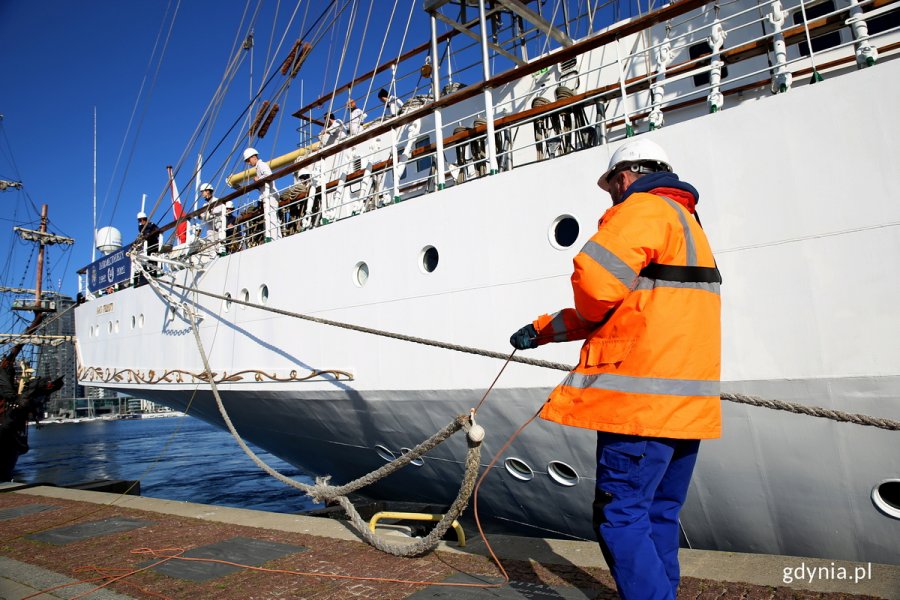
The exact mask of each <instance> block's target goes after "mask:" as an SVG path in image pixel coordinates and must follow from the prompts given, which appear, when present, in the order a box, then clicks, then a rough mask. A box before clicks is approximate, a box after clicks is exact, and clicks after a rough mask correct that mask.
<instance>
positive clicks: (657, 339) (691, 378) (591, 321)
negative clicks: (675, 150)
mask: <svg viewBox="0 0 900 600" xmlns="http://www.w3.org/2000/svg"><path fill="white" fill-rule="evenodd" d="M597 184H598V185H599V186H600V187H601V188H602V189H603V190H605V191H607V192H609V195H610V196H611V197H612V201H613V206H612V208H610V209H609V210H607V211H606V213H605V214H604V215H603V217H602V218H601V219H600V224H599V228H598V230H597V233H595V234H594V235H593V236H592V237H591V239H590V240H589V241H588V242H587V244H585V246H584V247H583V248H582V249H581V252H579V253H578V255H577V256H576V257H575V260H574V262H575V272H574V273H573V274H572V289H573V291H574V294H575V307H574V308H567V309H564V310H561V311H559V312H558V313H555V314H554V315H543V316H541V317H539V318H538V319H536V320H535V321H534V322H533V323H530V324H528V325H526V326H525V327H523V328H521V329H520V330H519V331H517V332H516V333H514V334H513V335H512V337H511V338H510V343H511V344H512V345H513V346H514V347H516V348H518V349H522V350H524V349H526V348H535V347H537V346H539V345H541V344H545V343H548V342H564V341H571V340H585V342H584V345H583V346H582V348H581V356H580V360H579V361H578V366H577V367H576V368H575V369H574V370H573V371H572V372H571V373H569V375H568V376H566V378H565V379H564V380H563V382H562V383H561V384H560V385H559V386H557V388H556V389H554V390H553V392H552V393H551V394H550V398H549V399H548V401H547V403H546V404H545V405H544V408H543V410H542V411H541V416H542V417H543V418H544V419H547V420H550V421H555V422H557V423H561V424H563V425H571V426H574V427H583V428H587V429H593V430H596V431H597V484H596V489H595V500H594V505H593V521H594V530H595V532H596V533H597V536H598V540H599V542H600V548H601V550H602V551H603V556H604V557H605V558H606V562H607V564H609V567H610V570H611V571H612V574H613V577H614V578H615V580H616V584H617V586H618V589H619V594H620V595H621V596H622V598H626V599H636V600H638V599H639V600H646V599H649V598H654V599H655V598H660V599H674V598H675V597H676V594H677V589H678V582H679V578H680V572H679V566H678V546H679V523H678V513H679V511H680V510H681V506H682V504H684V500H685V497H686V496H687V490H688V486H689V484H690V479H691V474H692V473H693V469H694V464H695V462H696V460H697V451H698V449H699V446H700V440H701V439H708V438H717V437H719V435H720V431H721V415H720V406H719V403H720V401H719V370H720V357H721V340H720V337H721V333H720V302H719V286H720V284H721V281H722V279H721V277H720V275H719V271H718V269H717V268H716V263H715V259H714V258H713V254H712V251H711V249H710V247H709V242H708V241H707V239H706V235H705V234H704V232H703V229H702V228H701V226H700V222H699V218H697V216H696V210H695V206H696V204H697V200H698V198H699V194H698V193H697V190H696V189H695V188H694V187H693V186H692V185H690V184H688V183H686V182H684V181H681V180H679V178H678V176H677V175H675V174H674V173H672V167H671V165H670V163H669V159H668V156H667V155H666V153H665V151H664V150H663V149H662V148H661V147H659V145H657V144H655V143H654V142H651V141H649V140H645V139H637V140H632V141H629V142H627V143H625V144H623V145H622V146H620V147H619V148H618V149H617V150H616V151H615V153H614V154H613V155H612V158H611V159H610V162H609V168H608V169H607V170H606V172H605V173H603V175H602V176H601V177H600V179H599V181H598V182H597Z"/></svg>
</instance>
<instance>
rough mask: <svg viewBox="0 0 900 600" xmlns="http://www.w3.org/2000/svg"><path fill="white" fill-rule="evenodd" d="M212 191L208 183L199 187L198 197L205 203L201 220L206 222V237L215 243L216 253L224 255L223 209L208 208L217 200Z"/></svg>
mask: <svg viewBox="0 0 900 600" xmlns="http://www.w3.org/2000/svg"><path fill="white" fill-rule="evenodd" d="M213 191H214V190H213V186H212V185H210V184H209V183H204V184H203V185H201V186H200V195H201V196H203V200H205V201H206V205H205V208H204V212H203V220H204V221H206V223H207V227H209V229H208V230H207V233H206V235H207V237H209V238H210V239H211V240H213V241H214V242H216V252H218V253H219V254H225V244H224V241H225V207H224V206H222V205H221V204H216V205H215V206H212V207H211V206H210V204H212V203H214V202H215V201H217V200H218V198H216V197H215V196H214V195H213Z"/></svg>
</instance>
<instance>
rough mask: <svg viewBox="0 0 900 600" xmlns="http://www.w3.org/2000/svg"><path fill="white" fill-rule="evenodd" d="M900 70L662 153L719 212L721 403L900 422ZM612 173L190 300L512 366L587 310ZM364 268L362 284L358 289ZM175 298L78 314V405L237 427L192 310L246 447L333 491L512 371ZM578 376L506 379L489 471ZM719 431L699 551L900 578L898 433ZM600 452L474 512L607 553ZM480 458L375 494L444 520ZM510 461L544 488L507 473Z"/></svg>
mask: <svg viewBox="0 0 900 600" xmlns="http://www.w3.org/2000/svg"><path fill="white" fill-rule="evenodd" d="M898 65H900V61H890V62H887V63H885V64H883V65H879V66H878V67H877V68H875V69H869V70H864V71H860V72H857V73H851V74H847V75H844V76H841V77H839V78H836V79H834V80H833V81H827V82H824V83H823V84H819V85H816V86H807V87H804V88H799V89H796V90H792V91H791V92H790V93H788V94H783V95H779V96H777V97H771V98H762V99H758V100H756V101H753V102H747V103H744V104H742V105H740V106H737V107H734V108H732V109H729V110H724V111H722V112H720V113H717V114H715V115H710V116H708V117H704V118H698V119H694V120H690V121H687V122H683V123H679V124H677V125H674V126H671V127H666V128H663V129H661V130H659V131H656V132H653V133H651V134H645V135H651V136H653V139H654V140H655V141H657V142H659V143H660V144H662V145H663V146H664V147H666V148H668V149H669V153H670V156H671V158H672V162H673V163H674V164H675V165H676V170H677V172H678V173H679V174H680V175H681V176H682V177H683V178H684V179H686V180H689V181H690V182H692V183H693V184H694V185H696V186H697V187H698V188H699V189H700V191H701V197H700V203H699V206H698V208H699V212H700V215H701V216H702V219H703V224H704V226H705V228H706V230H707V232H708V235H709V238H710V240H711V243H712V245H713V248H714V251H715V252H716V256H717V261H718V264H719V268H720V270H721V271H722V274H723V277H724V283H723V287H722V300H723V391H725V392H729V391H731V392H742V393H749V394H754V395H758V396H762V397H766V398H773V399H780V400H788V401H793V402H800V403H804V404H810V405H819V406H825V407H828V408H836V409H840V410H844V411H848V412H858V413H866V414H871V415H874V416H880V417H885V418H890V419H900V402H898V397H900V372H898V369H897V362H896V357H897V356H900V313H898V311H897V310H896V303H897V296H898V286H897V283H896V278H895V277H893V275H892V273H894V272H895V271H896V270H897V268H898V267H900V264H898V262H900V233H898V231H900V227H898V226H900V203H898V202H896V200H895V199H894V198H893V192H894V190H895V188H896V186H897V183H898V182H897V173H896V168H895V165H897V164H900V148H898V142H897V136H896V135H894V133H895V132H897V131H900V123H898V117H897V115H896V111H894V109H893V107H892V106H889V104H890V103H873V102H872V101H871V99H872V98H894V97H896V96H897V91H898V89H897V86H898V84H897V83H896V82H897V81H900V68H898ZM810 107H815V108H816V110H814V111H813V110H810ZM890 132H893V133H890ZM612 150H614V147H611V146H601V147H597V148H592V149H588V150H584V151H582V152H577V153H573V154H571V155H567V156H564V157H560V158H556V159H555V160H553V161H549V162H546V163H537V164H533V165H529V166H525V167H522V168H519V169H515V170H513V171H512V172H509V173H501V174H499V175H496V176H492V177H487V178H484V179H482V180H478V181H472V182H469V183H466V184H465V185H463V186H459V187H453V188H450V189H447V190H444V191H441V192H437V193H433V194H429V195H425V196H422V197H420V198H416V199H413V200H410V201H408V202H404V203H401V204H396V205H392V206H388V207H385V208H382V209H379V210H377V211H373V212H368V213H365V214H362V215H360V216H358V217H354V218H350V219H345V220H343V221H339V222H337V223H334V224H331V225H328V226H326V227H320V228H317V229H314V230H312V231H309V232H304V233H303V234H300V235H295V236H292V237H289V238H286V239H283V240H280V241H279V242H277V243H274V244H266V245H263V246H259V247H256V248H252V249H249V250H246V251H243V252H240V253H238V254H235V255H232V256H228V257H224V258H221V259H218V260H217V261H215V262H214V263H212V264H210V265H209V266H208V267H207V269H206V270H205V271H204V272H203V273H193V272H188V271H182V272H179V273H175V274H173V275H172V278H173V280H174V281H175V282H176V283H179V284H181V285H187V286H189V287H190V286H197V287H198V288H199V289H202V290H206V291H210V292H213V293H216V294H225V293H229V294H231V295H232V296H233V297H235V298H240V297H242V296H244V297H246V298H248V299H249V300H250V301H252V302H259V303H263V302H265V303H267V306H271V307H277V308H280V309H285V310H289V311H294V312H297V313H302V314H310V315H314V316H317V317H322V318H327V319H331V320H334V321H340V322H347V323H354V324H358V325H363V326H367V327H372V328H376V329H380V330H384V331H390V332H399V333H405V334H409V335H416V336H421V337H425V338H430V339H435V340H441V341H445V342H450V343H455V344H463V345H466V346H472V347H478V348H485V349H490V350H495V351H501V352H505V351H507V350H508V349H509V348H508V346H507V345H506V339H507V338H508V337H509V334H510V333H511V332H512V331H515V330H516V329H518V328H519V327H520V326H521V325H522V324H524V323H527V322H529V321H531V320H532V319H533V318H535V317H536V316H538V315H539V314H541V313H544V312H552V311H555V310H558V309H560V308H563V307H565V306H570V305H571V303H572V300H571V288H570V286H569V283H568V276H569V273H570V272H571V259H572V257H573V256H574V254H575V253H576V252H577V250H578V249H579V248H580V247H581V245H583V244H584V243H585V241H587V239H588V238H589V237H590V235H591V234H592V233H593V232H594V231H595V230H596V223H597V220H598V218H599V217H600V215H601V214H602V212H603V210H604V209H605V208H606V207H607V206H608V199H606V198H605V197H604V196H603V194H602V193H601V192H600V191H599V190H597V188H596V187H595V186H594V181H595V180H596V177H597V175H598V174H599V173H600V172H602V171H603V170H604V168H605V165H606V163H607V161H608V159H609V156H610V153H611V152H612ZM785 165H790V167H786V166H785ZM566 215H568V216H571V217H573V218H574V219H575V220H577V222H578V224H579V234H578V236H577V242H576V243H575V244H573V245H572V246H570V247H559V245H558V244H554V243H553V239H552V236H553V223H554V222H556V220H557V219H558V218H559V217H561V216H566ZM429 246H432V247H434V248H436V249H437V250H438V251H439V253H440V261H439V263H438V267H437V269H435V270H434V272H433V273H429V272H427V271H426V270H424V269H422V268H421V264H420V260H421V255H422V253H423V251H424V250H425V249H426V248H427V247H429ZM362 262H365V263H366V265H367V267H368V280H367V281H366V282H365V283H364V284H363V285H358V284H359V283H360V281H359V280H358V278H356V273H357V270H356V269H357V267H358V265H359V264H360V263H362ZM162 287H163V288H165V289H168V290H169V292H168V293H170V294H171V296H170V297H166V296H161V295H160V293H159V292H158V291H157V290H155V289H153V288H151V287H150V286H144V287H141V288H132V289H127V290H123V291H120V292H117V293H116V294H114V295H112V296H108V297H102V298H99V299H96V300H93V301H91V302H88V303H86V304H85V305H83V306H81V307H79V309H78V310H77V315H76V319H77V326H78V330H79V342H78V348H79V358H80V361H81V365H82V369H81V373H82V377H81V382H82V383H83V384H85V385H103V386H106V387H111V388H113V389H116V390H118V391H122V392H126V393H131V394H139V395H141V396H143V397H146V398H148V399H151V400H154V401H159V402H162V403H164V404H167V405H169V406H172V407H173V408H177V409H179V410H186V412H188V413H189V414H193V415H196V416H199V417H200V418H203V419H205V420H208V421H210V422H213V423H217V424H221V422H220V418H219V417H218V416H217V411H216V409H215V406H214V404H213V401H212V397H211V394H210V391H209V388H208V385H207V384H204V383H202V382H201V381H200V379H199V376H201V375H202V373H203V365H202V362H201V360H200V358H199V353H198V349H197V347H196V345H195V344H194V340H193V336H192V335H191V330H190V324H189V323H188V322H186V321H185V320H184V319H183V317H182V316H181V315H180V314H178V313H177V312H176V313H174V314H173V313H172V311H171V309H170V308H169V305H170V304H173V301H182V300H184V301H189V302H191V303H192V304H195V305H196V306H199V312H200V314H201V316H202V317H203V320H202V322H201V323H200V325H199V330H200V334H201V338H202V340H203V344H204V347H205V349H206V350H207V352H208V353H209V356H210V364H211V367H212V370H213V371H214V372H215V373H216V377H217V378H221V379H223V383H222V395H223V397H224V398H225V405H226V408H227V409H228V411H229V414H230V415H231V417H232V419H233V420H234V421H235V423H236V425H237V429H238V431H239V432H240V433H241V435H243V436H245V437H246V438H247V439H248V440H250V441H252V442H254V443H255V444H258V445H259V446H261V447H263V448H265V449H267V450H269V451H271V452H273V453H274V454H276V455H278V456H281V457H283V458H285V459H287V460H288V461H290V462H292V463H294V464H296V465H297V466H299V467H302V468H304V469H306V470H309V471H310V472H312V473H314V474H330V475H332V476H333V477H334V479H335V480H336V481H347V480H350V479H352V478H354V477H356V476H358V475H360V474H362V473H365V472H368V471H370V470H372V469H374V468H376V467H378V466H380V465H382V464H383V463H384V460H383V458H382V457H381V456H379V454H378V451H377V450H376V446H383V447H384V448H386V449H388V450H391V451H392V452H395V453H397V452H399V451H400V449H401V448H403V447H412V446H414V445H415V444H417V443H418V442H420V441H422V440H423V439H425V438H426V437H428V436H429V435H431V434H432V433H434V432H435V431H437V430H438V429H439V428H440V427H442V426H444V425H445V424H446V423H448V422H449V421H450V420H451V419H452V418H453V417H454V416H455V415H456V414H458V413H462V412H467V411H468V409H469V408H470V407H472V406H474V405H475V404H476V403H477V402H478V399H479V398H480V397H481V394H482V393H483V391H484V389H486V388H487V386H488V385H490V383H491V381H492V380H493V378H494V377H495V376H496V374H497V371H498V370H499V368H500V366H501V364H502V362H501V361H498V360H496V359H490V358H485V357H482V356H474V355H468V354H463V353H458V352H453V351H448V350H443V349H439V348H434V347H425V346H419V345H415V344H411V343H408V342H403V341H399V340H394V339H389V338H384V337H378V336H374V335H370V334H365V333H359V332H353V331H349V330H346V329H339V328H334V327H330V326H325V325H320V324H316V323H312V322H308V321H303V320H299V319H295V318H291V317H287V316H283V315H275V314H272V313H270V312H267V311H264V310H260V309H255V308H243V307H238V306H237V305H236V304H232V305H230V306H228V305H227V304H226V303H224V302H222V301H219V300H216V299H212V298H210V297H207V296H203V295H194V294H190V295H188V294H186V293H185V292H184V291H183V290H182V289H181V288H177V287H173V286H167V284H166V283H165V282H163V283H162ZM87 331H90V332H91V333H90V335H86V334H84V333H82V332H87ZM577 352H578V346H577V344H555V345H550V346H547V347H542V348H540V349H538V350H536V351H534V352H531V353H530V355H531V356H533V357H537V358H545V359H550V360H555V361H560V362H565V363H574V361H575V359H576V357H577ZM317 370H333V371H335V372H337V371H342V372H347V373H350V374H352V380H347V379H346V378H343V377H340V376H338V377H335V376H333V375H328V374H326V375H316V374H315V371H317ZM237 373H240V375H235V376H236V377H238V378H237V379H232V380H228V379H227V377H228V376H230V375H234V374H237ZM307 374H309V375H311V377H310V378H309V379H306V380H303V381H300V380H301V379H302V378H303V377H305V376H306V375H307ZM562 376H563V373H561V372H560V371H555V370H551V369H545V368H537V367H531V366H525V365H510V367H509V368H508V369H507V371H506V372H505V373H504V375H503V376H502V377H501V379H500V381H499V382H498V384H497V386H496V389H495V390H494V391H493V392H492V393H491V395H490V396H489V398H488V401H487V403H486V405H485V406H484V407H483V408H482V410H481V411H480V412H479V423H481V424H483V425H484V426H485V428H486V430H487V432H488V436H489V437H488V438H487V442H486V448H485V456H493V453H494V452H496V451H497V450H498V449H499V447H500V446H501V445H502V443H503V441H505V440H506V438H507V437H508V436H509V435H511V434H512V433H513V432H514V431H515V430H516V429H517V427H518V426H519V425H521V424H522V423H523V422H525V420H526V419H527V418H528V417H529V416H530V415H532V414H533V413H534V412H535V411H536V410H537V409H538V408H539V407H540V405H541V404H542V402H543V401H544V399H545V398H546V396H547V393H548V392H549V390H550V389H552V387H553V386H554V385H555V384H556V383H558V381H559V380H561V378H562ZM188 404H189V406H188ZM723 412H724V423H723V436H722V438H721V439H720V440H712V441H707V442H704V443H703V444H702V445H701V456H700V461H699V463H698V466H697V472H696V477H695V480H694V483H693V485H692V488H691V492H690V496H689V499H688V502H687V504H686V506H685V509H684V512H683V519H682V520H683V524H684V533H685V537H686V539H687V542H688V543H689V544H690V545H692V546H693V547H697V548H715V549H720V550H734V551H744V552H766V553H776V554H794V555H801V556H820V557H825V558H831V559H844V560H859V561H873V562H883V563H894V564H900V547H898V546H897V544H896V540H897V539H900V520H898V519H897V518H895V517H891V516H889V515H886V514H884V513H883V512H881V511H879V510H878V509H877V508H876V507H875V506H874V505H873V503H872V500H871V493H872V490H873V489H874V487H875V486H877V485H878V484H879V482H881V481H883V480H885V479H890V478H900V438H898V436H897V434H896V432H889V431H882V430H877V429H874V428H870V427H861V426H858V425H852V424H845V423H837V422H833V421H830V420H826V419H818V418H813V417H809V416H799V415H793V414H787V413H781V412H776V411H770V410H767V409H762V408H752V407H745V406H737V405H732V404H729V403H725V406H724V407H723ZM594 444H595V439H594V433H593V432H591V431H587V430H579V429H574V428H567V427H562V426H559V425H556V424H553V423H547V422H542V421H540V420H537V421H536V422H534V423H532V424H531V425H530V426H529V427H528V428H527V429H526V430H525V432H524V433H523V434H522V435H521V436H520V437H519V438H518V439H517V440H516V442H514V444H513V445H512V446H511V447H510V449H509V450H508V451H507V452H505V453H504V454H503V455H502V456H501V457H500V460H499V461H498V463H497V466H496V467H495V472H494V473H492V474H491V475H490V476H489V477H488V478H487V479H486V481H485V484H484V485H485V487H484V488H483V489H482V491H481V492H480V494H479V510H480V511H482V514H483V515H488V516H491V517H493V518H494V519H496V520H497V521H498V522H502V523H507V524H509V525H510V526H511V527H515V528H519V529H521V528H528V529H530V530H531V531H533V532H534V533H535V534H540V535H552V534H557V535H563V536H576V537H585V538H590V537H591V532H590V510H591V501H592V499H593V480H594V476H593V469H594V465H593V462H594ZM463 455H464V444H463V442H462V441H461V440H454V441H452V442H450V443H448V444H446V445H444V446H442V447H440V448H438V449H435V450H434V451H432V452H431V453H430V454H429V455H428V456H427V457H426V458H425V461H424V464H423V465H422V466H421V467H416V466H413V465H411V466H408V467H406V468H405V469H404V470H403V471H402V472H401V473H398V474H396V475H393V476H392V477H390V478H388V479H386V480H384V481H383V482H381V483H379V484H377V485H376V486H375V487H374V488H372V489H371V490H367V491H366V493H368V494H369V495H372V496H375V497H388V498H392V499H402V500H422V501H434V502H447V501H449V500H450V499H452V497H453V496H454V495H455V493H456V489H457V487H458V484H459V481H460V478H461V475H462V466H461V464H462V460H463ZM510 458H517V459H519V460H520V461H522V463H524V464H527V465H528V466H529V467H530V468H531V470H532V471H533V477H531V478H530V479H529V480H523V479H522V478H519V477H516V476H515V475H514V474H513V473H511V472H510V471H508V470H507V469H506V468H505V466H504V464H505V461H506V460H507V459H510ZM553 461H560V462H562V463H565V464H566V465H568V466H569V467H570V468H571V470H572V472H574V473H576V474H577V481H575V484H574V485H563V484H561V483H559V482H558V481H557V480H554V479H553V478H551V477H550V476H549V474H548V473H549V469H548V465H549V464H551V463H552V462H553Z"/></svg>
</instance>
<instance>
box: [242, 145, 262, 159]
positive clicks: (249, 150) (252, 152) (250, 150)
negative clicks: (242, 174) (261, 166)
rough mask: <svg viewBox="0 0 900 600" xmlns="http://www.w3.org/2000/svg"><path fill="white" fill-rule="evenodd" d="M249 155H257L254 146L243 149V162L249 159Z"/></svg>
mask: <svg viewBox="0 0 900 600" xmlns="http://www.w3.org/2000/svg"><path fill="white" fill-rule="evenodd" d="M251 156H259V152H257V151H256V148H247V149H246V150H244V162H247V161H248V160H250V157H251Z"/></svg>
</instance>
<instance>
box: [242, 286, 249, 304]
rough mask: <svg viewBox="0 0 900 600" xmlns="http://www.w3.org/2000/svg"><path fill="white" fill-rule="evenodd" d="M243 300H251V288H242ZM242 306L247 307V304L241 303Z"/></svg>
mask: <svg viewBox="0 0 900 600" xmlns="http://www.w3.org/2000/svg"><path fill="white" fill-rule="evenodd" d="M241 302H250V290H248V289H247V288H244V289H242V290H241ZM241 308H247V305H246V304H241Z"/></svg>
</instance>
